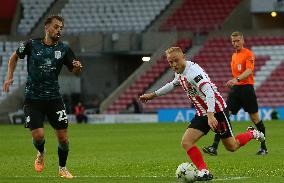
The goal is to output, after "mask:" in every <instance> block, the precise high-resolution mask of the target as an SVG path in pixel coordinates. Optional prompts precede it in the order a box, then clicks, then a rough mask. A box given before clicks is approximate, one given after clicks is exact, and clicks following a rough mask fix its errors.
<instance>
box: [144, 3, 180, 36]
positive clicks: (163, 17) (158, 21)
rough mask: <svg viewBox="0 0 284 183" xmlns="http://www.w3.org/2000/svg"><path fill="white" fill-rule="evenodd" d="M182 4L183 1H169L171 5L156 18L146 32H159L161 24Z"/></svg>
mask: <svg viewBox="0 0 284 183" xmlns="http://www.w3.org/2000/svg"><path fill="white" fill-rule="evenodd" d="M182 2H183V0H171V3H170V4H169V5H168V7H167V8H166V9H165V10H164V12H162V13H161V14H160V16H158V17H157V18H156V20H155V21H154V22H153V23H152V25H150V27H149V28H148V29H147V30H146V32H153V31H159V28H160V26H161V24H162V23H163V22H164V21H165V20H166V19H167V18H168V17H169V16H171V14H173V12H175V11H176V10H177V9H178V8H179V7H180V5H181V4H182Z"/></svg>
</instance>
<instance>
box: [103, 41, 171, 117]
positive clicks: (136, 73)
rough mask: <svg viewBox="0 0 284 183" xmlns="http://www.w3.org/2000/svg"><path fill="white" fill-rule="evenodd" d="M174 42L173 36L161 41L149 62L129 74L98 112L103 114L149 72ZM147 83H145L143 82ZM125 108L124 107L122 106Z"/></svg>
mask: <svg viewBox="0 0 284 183" xmlns="http://www.w3.org/2000/svg"><path fill="white" fill-rule="evenodd" d="M175 40H176V37H175V36H172V37H171V36H169V37H168V39H167V40H164V41H163V44H162V45H161V47H160V48H159V49H158V50H157V51H156V52H154V53H153V55H152V56H151V60H150V62H144V63H143V64H142V65H141V66H140V67H139V68H138V69H136V71H134V72H133V74H131V75H130V76H129V77H128V78H127V80H125V81H124V82H123V83H122V84H121V85H120V86H119V87H118V88H117V89H116V90H115V91H114V92H112V93H111V95H109V96H108V97H107V98H106V99H105V100H104V101H103V102H102V103H101V105H100V111H101V112H105V111H106V110H107V109H108V108H109V106H110V105H112V104H113V103H114V102H115V101H116V100H117V99H118V97H119V96H120V95H121V94H122V93H124V92H126V90H127V89H128V88H129V87H130V86H131V85H132V84H133V83H134V82H135V81H136V80H137V79H138V78H139V77H141V76H142V75H143V74H144V73H145V72H146V71H147V70H149V69H150V68H151V67H152V66H153V65H154V64H155V63H156V62H157V60H158V58H160V57H161V56H162V55H163V53H164V50H165V49H166V48H168V47H169V46H170V45H172V44H173V43H174V42H175ZM145 82H147V81H145ZM124 107H125V108H126V106H124Z"/></svg>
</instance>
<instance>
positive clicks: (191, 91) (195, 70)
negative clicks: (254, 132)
mask: <svg viewBox="0 0 284 183" xmlns="http://www.w3.org/2000/svg"><path fill="white" fill-rule="evenodd" d="M178 85H180V86H182V88H183V89H184V91H185V92H186V94H187V96H188V98H189V99H190V100H191V102H192V103H193V105H194V106H195V109H196V115H198V116H204V115H206V113H207V112H221V111H223V110H224V109H225V108H226V107H227V105H226V103H225V101H224V99H223V97H222V96H221V94H220V93H219V92H218V90H217V87H216V85H215V84H214V83H213V82H212V81H211V80H210V78H209V76H208V75H207V74H206V73H205V71H204V70H203V69H202V68H201V67H200V66H199V65H198V64H196V63H194V62H191V61H186V67H185V70H184V71H183V73H181V74H177V73H175V78H174V79H173V81H171V82H170V83H167V84H166V85H165V86H163V87H162V88H160V89H159V90H157V91H155V93H156V95H158V96H159V95H164V94H166V93H169V92H170V91H172V90H173V89H174V88H175V86H178Z"/></svg>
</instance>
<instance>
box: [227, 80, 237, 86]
mask: <svg viewBox="0 0 284 183" xmlns="http://www.w3.org/2000/svg"><path fill="white" fill-rule="evenodd" d="M237 82H238V80H237V79H236V78H233V79H231V80H229V81H227V83H226V84H225V85H226V86H227V87H232V86H234V85H235V84H237Z"/></svg>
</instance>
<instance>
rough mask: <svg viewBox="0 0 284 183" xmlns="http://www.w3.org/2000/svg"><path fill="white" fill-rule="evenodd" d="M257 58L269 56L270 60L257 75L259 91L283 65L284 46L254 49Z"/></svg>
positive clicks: (256, 80) (256, 84) (256, 81)
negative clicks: (268, 78) (267, 79)
mask: <svg viewBox="0 0 284 183" xmlns="http://www.w3.org/2000/svg"><path fill="white" fill-rule="evenodd" d="M252 50H253V52H254V53H255V55H256V56H265V55H269V56H270V59H269V60H268V61H267V62H266V63H265V64H264V65H263V66H262V67H261V68H260V70H259V72H256V73H255V85H254V87H255V88H256V89H257V88H258V87H259V86H260V85H261V84H262V83H263V82H264V81H265V80H266V78H267V77H269V76H270V75H271V73H272V72H273V71H274V70H275V69H276V68H278V66H279V65H281V63H282V60H283V58H284V45H283V46H258V47H254V46H253V47H252Z"/></svg>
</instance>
